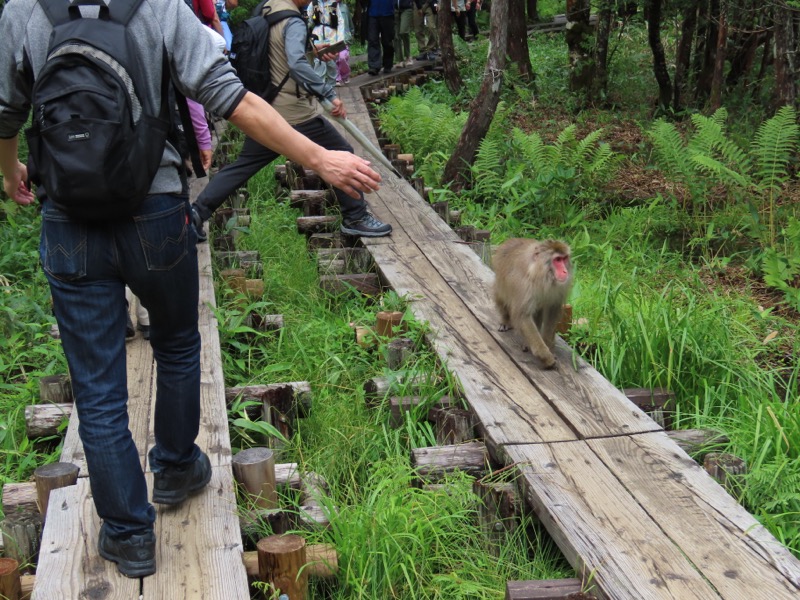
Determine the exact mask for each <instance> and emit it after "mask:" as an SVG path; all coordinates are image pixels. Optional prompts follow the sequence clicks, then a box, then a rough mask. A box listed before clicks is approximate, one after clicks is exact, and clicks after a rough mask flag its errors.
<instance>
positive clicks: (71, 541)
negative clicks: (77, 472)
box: [33, 478, 139, 600]
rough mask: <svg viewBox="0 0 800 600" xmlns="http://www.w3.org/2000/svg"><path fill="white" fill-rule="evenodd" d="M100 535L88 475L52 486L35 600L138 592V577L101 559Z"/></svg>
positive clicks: (109, 599) (110, 599)
mask: <svg viewBox="0 0 800 600" xmlns="http://www.w3.org/2000/svg"><path fill="white" fill-rule="evenodd" d="M99 534H100V518H99V517H98V516H97V512H96V511H95V509H94V502H93V501H92V495H91V491H90V489H89V480H88V479H87V478H80V479H78V483H77V484H76V485H73V486H69V487H65V488H60V489H57V490H53V492H52V493H51V495H50V504H49V505H48V510H47V526H46V527H45V528H44V532H43V534H42V546H41V549H40V551H39V562H38V564H37V566H36V582H35V584H34V588H33V598H34V600H64V599H65V598H103V600H117V599H119V600H123V599H124V600H134V599H136V598H138V597H139V580H138V579H128V578H127V577H123V576H122V575H120V574H119V572H118V571H117V567H116V565H114V564H113V563H110V562H108V561H107V560H105V559H103V558H100V555H99V554H98V553H97V536H98V535H99Z"/></svg>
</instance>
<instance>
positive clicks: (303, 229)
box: [297, 215, 339, 235]
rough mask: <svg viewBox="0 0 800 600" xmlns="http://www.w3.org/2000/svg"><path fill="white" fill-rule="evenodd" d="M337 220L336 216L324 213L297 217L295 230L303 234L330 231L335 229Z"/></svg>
mask: <svg viewBox="0 0 800 600" xmlns="http://www.w3.org/2000/svg"><path fill="white" fill-rule="evenodd" d="M338 220H339V218H338V217H334V216H324V215H323V216H319V217H297V232H298V233H302V234H304V235H311V234H312V233H324V232H332V231H335V230H336V223H337V221H338Z"/></svg>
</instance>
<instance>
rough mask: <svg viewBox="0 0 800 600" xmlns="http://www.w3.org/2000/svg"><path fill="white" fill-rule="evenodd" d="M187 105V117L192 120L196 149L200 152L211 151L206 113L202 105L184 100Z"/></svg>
mask: <svg viewBox="0 0 800 600" xmlns="http://www.w3.org/2000/svg"><path fill="white" fill-rule="evenodd" d="M186 103H187V104H188V105H189V116H190V117H191V118H192V127H193V128H194V137H195V138H197V147H198V148H200V150H211V132H210V131H209V130H208V122H207V121H206V111H205V109H204V108H203V105H202V104H198V103H197V102H195V101H194V100H192V99H191V98H187V99H186Z"/></svg>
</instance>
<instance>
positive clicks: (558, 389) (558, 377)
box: [350, 110, 660, 437]
mask: <svg viewBox="0 0 800 600" xmlns="http://www.w3.org/2000/svg"><path fill="white" fill-rule="evenodd" d="M350 112H351V114H352V113H353V111H352V110H351V111H350ZM351 118H355V117H352V116H351ZM366 133H367V135H368V137H371V138H372V139H375V138H374V132H373V131H371V130H370V131H368V132H366ZM376 141H377V140H376ZM377 168H378V170H379V171H380V172H381V173H382V175H383V184H382V187H381V189H380V190H379V191H378V192H376V193H375V194H373V195H372V196H371V197H370V200H371V202H372V204H373V207H377V206H381V210H380V211H378V212H379V214H380V215H382V216H383V215H384V214H385V212H384V211H388V212H389V214H390V215H391V217H390V218H389V221H390V222H394V223H397V224H398V225H399V228H398V229H396V230H395V232H394V233H393V234H392V236H391V238H392V242H393V243H392V244H391V245H392V250H394V251H395V253H396V254H395V257H391V258H392V259H393V264H392V265H387V264H385V263H384V258H388V257H386V255H385V253H383V254H381V252H382V251H385V252H389V251H390V250H389V249H387V248H386V245H385V244H384V245H381V246H380V249H378V248H377V247H375V246H373V244H372V243H371V242H372V240H364V244H365V245H366V246H367V247H368V248H369V249H370V250H371V251H372V252H373V256H374V257H375V259H376V263H377V265H378V269H379V270H380V271H381V273H382V274H383V275H384V278H385V279H386V280H387V281H388V282H389V284H390V285H392V287H395V279H397V278H398V277H399V276H400V275H401V273H400V271H401V270H406V271H411V272H415V271H418V270H419V269H420V268H423V267H421V263H422V262H425V261H428V262H429V263H430V267H432V269H431V270H432V271H433V272H436V273H438V274H439V276H440V278H441V279H443V280H444V281H445V282H446V283H447V286H448V287H449V288H450V289H451V290H452V293H455V294H456V295H457V296H458V297H459V298H460V299H461V301H462V302H463V303H464V305H465V306H466V307H468V309H469V310H470V311H471V312H472V313H473V314H474V316H475V318H476V319H477V321H478V322H479V323H480V324H481V326H483V327H484V328H485V329H486V330H487V331H488V332H489V333H490V335H491V336H492V337H494V339H495V341H496V342H497V344H498V345H499V346H500V347H501V348H502V350H503V351H504V352H505V353H506V354H507V355H508V356H509V357H511V359H512V360H513V361H514V363H516V365H517V366H518V368H519V369H520V370H522V371H523V372H524V373H525V374H526V375H527V377H528V378H529V379H530V381H531V382H532V383H533V384H534V385H535V386H536V388H537V389H538V390H539V391H540V392H541V395H543V396H544V397H545V398H546V399H547V400H548V401H549V402H550V403H551V404H552V405H553V406H554V407H555V408H556V410H557V411H558V412H559V413H560V414H561V415H562V416H563V418H564V419H565V420H566V421H567V422H568V423H569V424H570V425H571V427H572V428H573V429H574V430H575V431H576V432H577V434H578V436H579V437H602V436H607V435H619V434H620V433H641V432H647V431H658V430H660V427H659V426H658V425H657V424H656V423H655V422H653V421H652V419H650V418H649V417H647V415H645V413H644V412H643V411H641V410H640V409H638V408H636V406H635V405H634V404H633V403H632V402H630V401H629V400H628V399H627V398H626V397H625V395H624V394H623V393H622V392H621V391H619V390H618V389H616V388H615V387H614V386H613V385H611V384H610V383H609V382H608V381H607V380H606V379H605V378H603V377H602V376H601V375H600V374H599V373H598V372H597V371H596V370H595V369H594V368H592V367H591V366H590V365H589V364H588V363H586V362H585V361H584V360H582V359H580V358H579V357H577V356H573V353H572V351H571V349H570V348H569V347H568V346H567V345H566V344H565V343H564V342H563V341H560V340H559V344H558V350H557V352H556V356H557V359H558V368H557V369H554V370H550V371H545V370H542V369H541V368H540V366H539V364H538V363H537V361H536V359H534V358H533V357H532V356H531V354H530V353H523V352H522V344H521V342H520V340H519V339H518V338H517V335H516V333H515V332H514V331H513V330H512V331H510V332H505V333H501V332H498V331H497V328H498V326H499V320H498V317H497V313H496V309H495V308H494V303H493V300H492V290H491V288H492V283H493V281H494V274H493V273H492V271H491V269H490V268H489V267H487V266H486V265H484V264H483V263H482V262H481V261H480V259H479V258H478V257H477V256H476V255H475V254H474V252H472V250H470V248H469V246H468V245H467V244H464V243H463V242H462V241H461V240H460V239H459V238H458V236H457V235H456V234H455V233H454V232H453V231H452V230H451V229H450V228H449V227H448V226H447V224H446V223H444V222H443V221H442V220H441V218H439V216H438V215H437V214H436V211H434V210H433V208H432V207H431V206H430V205H429V204H427V203H426V202H424V201H423V200H422V199H421V198H420V197H419V195H418V194H417V193H416V191H415V190H414V188H413V186H412V185H411V184H409V183H408V182H407V181H405V180H400V179H398V178H396V177H394V176H392V175H389V174H388V173H387V171H386V170H385V169H384V168H383V167H382V166H380V165H378V166H377ZM406 240H408V242H407V241H406ZM409 242H410V243H409ZM424 268H426V269H427V268H429V267H424ZM402 275H405V274H404V273H403V274H402ZM422 289H423V290H424V289H425V288H422ZM395 291H397V289H396V288H395ZM414 291H415V290H414V288H413V287H411V288H409V292H414ZM451 297H452V295H450V294H449V295H447V296H445V298H446V299H447V300H449V299H450V298H451ZM441 304H443V305H444V304H445V303H444V302H442V303H441ZM414 308H415V305H412V309H414ZM446 309H450V306H447V305H444V306H440V310H441V312H444V311H445V310H446ZM431 325H432V326H433V328H434V330H436V329H437V328H438V323H437V322H433V321H432V322H431ZM488 360H489V359H487V361H488ZM451 369H452V370H454V371H456V369H454V368H453V367H452V366H451ZM457 372H458V371H457ZM458 374H459V375H462V373H461V372H458Z"/></svg>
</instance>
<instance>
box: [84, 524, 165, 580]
mask: <svg viewBox="0 0 800 600" xmlns="http://www.w3.org/2000/svg"><path fill="white" fill-rule="evenodd" d="M97 550H98V552H99V553H100V556H102V557H103V558H105V559H106V560H110V561H111V562H114V563H117V570H118V571H119V572H120V573H122V574H123V575H125V577H147V576H148V575H152V574H153V573H155V572H156V535H155V534H154V533H153V532H152V531H148V532H147V533H144V534H142V535H131V536H128V537H126V538H112V537H111V536H109V535H108V533H107V532H106V527H105V525H103V526H102V527H100V538H99V540H98V542H97Z"/></svg>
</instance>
